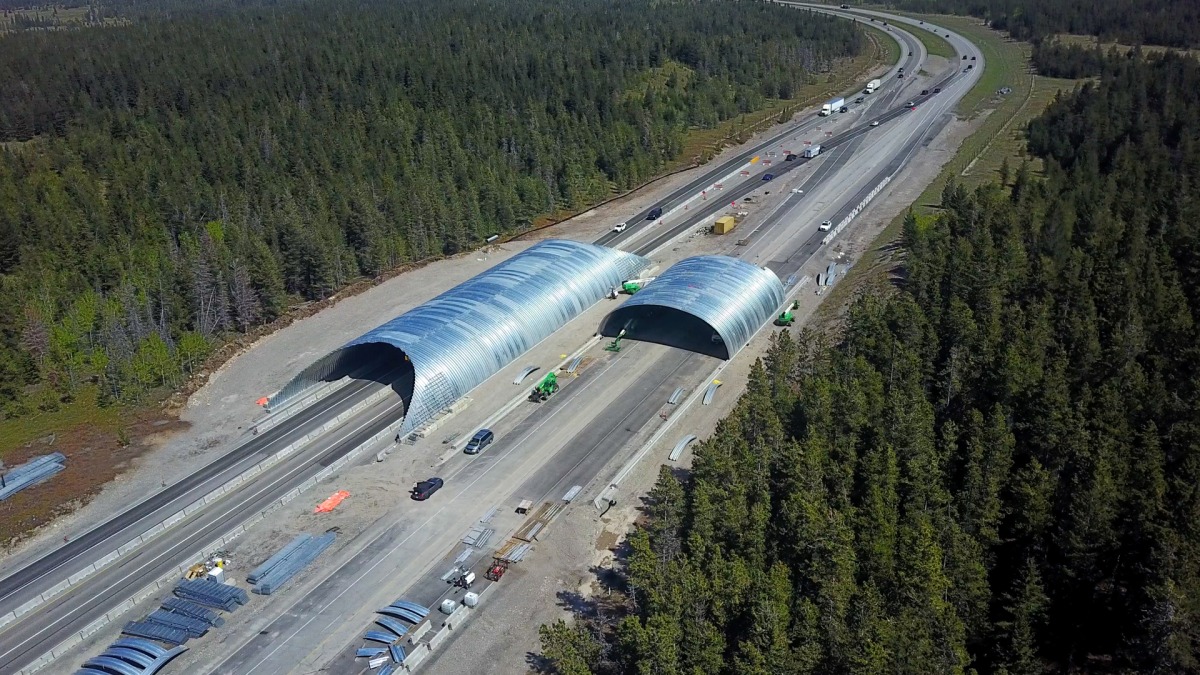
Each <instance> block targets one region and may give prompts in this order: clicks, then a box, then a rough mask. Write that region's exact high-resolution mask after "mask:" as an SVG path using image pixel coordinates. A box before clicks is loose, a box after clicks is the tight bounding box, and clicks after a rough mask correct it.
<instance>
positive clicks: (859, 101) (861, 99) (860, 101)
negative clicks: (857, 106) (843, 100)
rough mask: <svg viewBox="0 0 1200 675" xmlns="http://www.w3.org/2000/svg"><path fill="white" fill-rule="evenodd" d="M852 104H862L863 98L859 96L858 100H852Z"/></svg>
mask: <svg viewBox="0 0 1200 675" xmlns="http://www.w3.org/2000/svg"><path fill="white" fill-rule="evenodd" d="M854 102H855V103H862V102H863V97H861V96H859V97H858V98H856V99H854Z"/></svg>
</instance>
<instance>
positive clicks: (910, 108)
mask: <svg viewBox="0 0 1200 675" xmlns="http://www.w3.org/2000/svg"><path fill="white" fill-rule="evenodd" d="M908 109H909V110H916V109H917V106H915V105H910V106H908Z"/></svg>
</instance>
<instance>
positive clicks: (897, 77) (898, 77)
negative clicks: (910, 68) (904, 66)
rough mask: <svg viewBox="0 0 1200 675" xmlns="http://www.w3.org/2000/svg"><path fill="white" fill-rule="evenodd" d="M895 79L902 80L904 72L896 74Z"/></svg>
mask: <svg viewBox="0 0 1200 675" xmlns="http://www.w3.org/2000/svg"><path fill="white" fill-rule="evenodd" d="M896 79H897V80H903V79H904V73H900V74H899V75H897V76H896Z"/></svg>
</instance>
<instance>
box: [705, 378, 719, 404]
mask: <svg viewBox="0 0 1200 675" xmlns="http://www.w3.org/2000/svg"><path fill="white" fill-rule="evenodd" d="M719 386H721V383H720V382H713V383H712V384H710V385H708V390H707V391H705V392H704V401H703V403H704V405H708V404H710V403H712V400H713V396H716V395H717V387H719Z"/></svg>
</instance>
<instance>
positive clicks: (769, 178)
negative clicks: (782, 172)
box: [742, 173, 775, 201]
mask: <svg viewBox="0 0 1200 675" xmlns="http://www.w3.org/2000/svg"><path fill="white" fill-rule="evenodd" d="M774 177H775V174H771V173H765V174H763V180H764V181H768V180H771V179H772V178H774ZM742 201H749V200H747V199H744V200H742Z"/></svg>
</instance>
